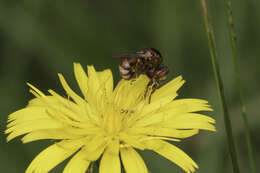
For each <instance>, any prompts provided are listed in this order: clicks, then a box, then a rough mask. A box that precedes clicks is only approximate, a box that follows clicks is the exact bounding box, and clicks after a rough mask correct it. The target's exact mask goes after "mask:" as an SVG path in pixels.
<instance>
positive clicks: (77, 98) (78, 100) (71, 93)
mask: <svg viewBox="0 0 260 173" xmlns="http://www.w3.org/2000/svg"><path fill="white" fill-rule="evenodd" d="M58 76H59V79H60V82H61V84H62V86H63V88H64V90H65V91H66V92H67V94H68V95H69V96H70V97H71V98H72V99H73V100H74V101H75V102H76V103H77V104H79V105H81V104H83V103H84V102H85V101H84V100H83V99H82V98H81V97H80V96H79V95H77V94H76V93H75V92H74V91H73V90H72V89H71V88H70V87H69V85H68V83H67V82H66V80H65V78H64V77H63V76H62V74H60V73H58Z"/></svg>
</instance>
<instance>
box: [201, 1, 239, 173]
mask: <svg viewBox="0 0 260 173" xmlns="http://www.w3.org/2000/svg"><path fill="white" fill-rule="evenodd" d="M201 7H202V11H203V18H204V23H205V27H206V33H207V38H208V44H209V49H210V55H211V61H212V65H213V71H214V75H215V79H216V84H217V89H218V96H219V100H220V104H221V107H222V110H223V116H224V123H225V130H226V134H227V141H228V146H229V152H230V156H231V160H232V166H233V171H234V173H239V172H240V171H239V166H238V161H237V154H236V148H235V143H234V138H233V132H232V126H231V121H230V118H229V113H228V107H227V104H226V99H225V94H224V88H223V83H222V79H221V76H220V72H219V65H218V61H217V52H216V45H215V38H214V33H213V30H212V27H211V25H210V22H209V16H208V8H207V2H206V0H201Z"/></svg>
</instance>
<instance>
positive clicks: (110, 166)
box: [99, 140, 121, 173]
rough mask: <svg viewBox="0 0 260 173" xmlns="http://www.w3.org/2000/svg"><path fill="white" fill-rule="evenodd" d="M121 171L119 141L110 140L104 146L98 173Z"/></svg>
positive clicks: (117, 172)
mask: <svg viewBox="0 0 260 173" xmlns="http://www.w3.org/2000/svg"><path fill="white" fill-rule="evenodd" d="M108 172H109V173H110V172H111V173H121V164H120V159H119V141H118V140H114V141H112V142H111V143H110V144H109V145H108V147H107V148H106V150H105V152H104V154H103V156H102V158H101V161H100V166H99V173H108Z"/></svg>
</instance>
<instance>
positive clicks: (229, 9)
mask: <svg viewBox="0 0 260 173" xmlns="http://www.w3.org/2000/svg"><path fill="white" fill-rule="evenodd" d="M225 1H226V10H227V17H228V28H229V35H230V41H231V45H232V54H233V63H234V70H235V78H236V85H237V86H238V92H239V100H240V107H241V112H242V117H243V120H244V127H245V133H246V142H247V148H248V155H249V161H250V166H251V170H252V173H256V169H255V159H254V155H253V149H252V144H251V136H250V129H249V125H248V121H247V114H246V106H245V104H244V99H243V90H242V86H241V80H240V72H239V66H238V51H237V46H236V45H237V44H236V34H235V31H234V24H233V17H232V4H231V0H225Z"/></svg>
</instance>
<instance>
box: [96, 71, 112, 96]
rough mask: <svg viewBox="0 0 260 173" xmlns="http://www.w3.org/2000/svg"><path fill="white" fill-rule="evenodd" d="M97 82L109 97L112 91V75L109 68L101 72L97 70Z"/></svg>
mask: <svg viewBox="0 0 260 173" xmlns="http://www.w3.org/2000/svg"><path fill="white" fill-rule="evenodd" d="M97 75H98V79H99V83H100V85H101V87H102V88H104V92H105V95H106V96H107V98H109V97H110V96H111V94H112V92H113V87H114V86H113V85H114V81H113V75H112V72H111V70H109V69H107V70H104V71H101V72H97Z"/></svg>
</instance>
